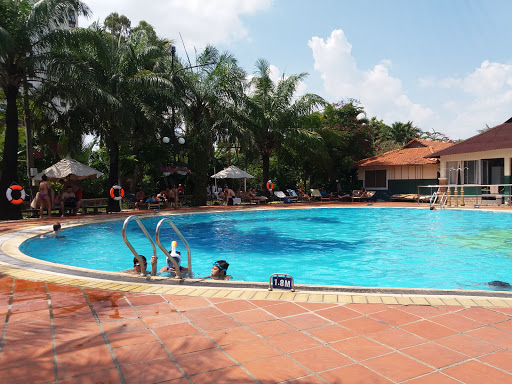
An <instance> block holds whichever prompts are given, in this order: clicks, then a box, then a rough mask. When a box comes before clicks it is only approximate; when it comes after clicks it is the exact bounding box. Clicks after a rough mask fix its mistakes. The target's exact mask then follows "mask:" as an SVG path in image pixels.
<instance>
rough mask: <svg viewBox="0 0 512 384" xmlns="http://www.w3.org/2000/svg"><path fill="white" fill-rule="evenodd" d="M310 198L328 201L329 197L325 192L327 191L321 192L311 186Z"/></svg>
mask: <svg viewBox="0 0 512 384" xmlns="http://www.w3.org/2000/svg"><path fill="white" fill-rule="evenodd" d="M311 199H312V200H317V201H330V200H331V197H330V196H329V195H328V194H327V192H324V193H322V192H321V191H320V190H319V189H316V188H312V189H311Z"/></svg>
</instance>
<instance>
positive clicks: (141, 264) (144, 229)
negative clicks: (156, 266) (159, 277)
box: [123, 215, 156, 276]
mask: <svg viewBox="0 0 512 384" xmlns="http://www.w3.org/2000/svg"><path fill="white" fill-rule="evenodd" d="M132 220H135V221H136V222H137V224H139V227H140V229H142V232H144V234H145V235H146V237H147V238H148V240H149V241H150V243H151V246H152V247H153V256H155V257H156V246H155V242H154V241H153V239H152V238H151V236H149V233H148V231H147V230H146V227H144V224H142V222H141V221H140V220H139V218H138V217H137V216H135V215H132V216H129V217H127V218H126V220H125V221H124V223H123V240H124V242H125V243H126V245H127V246H128V248H130V251H132V253H133V255H134V256H135V258H136V259H137V260H139V264H140V274H141V275H142V276H145V275H146V265H145V263H144V260H142V258H141V257H140V256H139V254H138V253H137V252H136V251H135V248H133V246H132V244H131V243H130V241H128V237H127V236H126V228H127V226H128V223H129V222H130V221H132ZM153 272H154V271H152V275H153Z"/></svg>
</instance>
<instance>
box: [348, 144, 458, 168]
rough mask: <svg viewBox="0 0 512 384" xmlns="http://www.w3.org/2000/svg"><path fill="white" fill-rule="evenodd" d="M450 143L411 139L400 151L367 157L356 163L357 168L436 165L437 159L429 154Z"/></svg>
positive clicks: (448, 145)
mask: <svg viewBox="0 0 512 384" xmlns="http://www.w3.org/2000/svg"><path fill="white" fill-rule="evenodd" d="M452 145H453V144H452V143H443V142H440V141H431V140H423V139H412V140H411V141H409V142H408V143H407V144H405V145H404V146H403V148H401V149H395V150H394V151H389V152H386V153H383V154H381V155H376V156H372V157H368V158H366V159H363V160H360V161H358V162H357V163H356V165H357V166H358V167H376V166H390V165H423V164H437V163H438V162H439V160H438V159H434V158H431V157H429V155H430V154H432V153H434V152H436V151H441V150H443V149H445V148H447V147H450V146H452Z"/></svg>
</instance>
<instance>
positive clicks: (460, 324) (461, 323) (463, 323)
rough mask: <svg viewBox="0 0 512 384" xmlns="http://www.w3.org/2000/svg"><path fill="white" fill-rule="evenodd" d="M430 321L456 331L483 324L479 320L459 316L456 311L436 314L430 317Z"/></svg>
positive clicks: (467, 329)
mask: <svg viewBox="0 0 512 384" xmlns="http://www.w3.org/2000/svg"><path fill="white" fill-rule="evenodd" d="M430 321H432V322H434V323H437V324H440V325H443V326H445V327H448V328H451V329H453V330H454V331H457V332H465V331H469V330H470V329H475V328H480V327H482V326H483V325H484V324H482V323H480V322H479V321H475V320H471V319H468V318H467V317H464V316H460V315H458V314H456V313H447V314H445V315H441V316H436V317H434V318H431V319H430Z"/></svg>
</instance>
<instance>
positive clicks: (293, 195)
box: [286, 189, 299, 202]
mask: <svg viewBox="0 0 512 384" xmlns="http://www.w3.org/2000/svg"><path fill="white" fill-rule="evenodd" d="M286 193H287V194H288V197H289V198H290V200H291V201H293V202H297V201H299V195H297V192H295V191H294V190H293V189H287V190H286Z"/></svg>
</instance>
